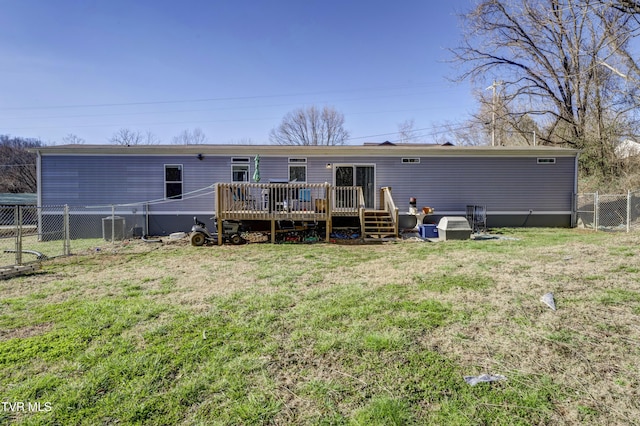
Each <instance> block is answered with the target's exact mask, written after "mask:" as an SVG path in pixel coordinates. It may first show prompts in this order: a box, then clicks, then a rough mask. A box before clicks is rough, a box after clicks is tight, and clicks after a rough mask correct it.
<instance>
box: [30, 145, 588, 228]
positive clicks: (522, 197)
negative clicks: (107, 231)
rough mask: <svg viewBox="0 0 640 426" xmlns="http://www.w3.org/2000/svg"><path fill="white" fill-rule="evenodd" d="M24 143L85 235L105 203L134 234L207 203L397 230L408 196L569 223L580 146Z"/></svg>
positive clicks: (514, 219)
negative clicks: (374, 224)
mask: <svg viewBox="0 0 640 426" xmlns="http://www.w3.org/2000/svg"><path fill="white" fill-rule="evenodd" d="M34 152H36V153H37V166H38V167H37V173H38V205H40V206H69V208H70V209H71V211H72V212H76V213H77V214H76V216H79V217H81V218H82V220H81V221H80V219H75V220H77V221H79V222H82V227H83V229H84V231H83V233H84V234H86V236H99V235H102V233H103V232H104V220H105V218H106V217H109V216H110V215H114V214H115V215H117V216H118V217H122V218H123V221H124V222H125V223H126V233H128V234H133V235H135V234H141V233H144V234H149V235H167V234H169V233H172V232H177V231H188V230H189V229H190V228H191V225H192V223H193V217H194V216H199V217H201V218H203V219H208V218H209V217H211V216H213V215H215V216H216V217H217V218H218V219H219V220H220V221H222V220H227V219H237V220H243V221H249V222H255V223H256V224H258V225H256V226H264V227H265V228H266V229H267V230H274V229H275V227H276V226H277V223H278V222H279V221H281V220H292V221H319V222H322V223H325V224H326V225H327V226H326V232H327V235H328V234H329V232H330V230H331V228H332V227H334V226H335V227H338V226H341V225H343V224H351V225H353V224H354V223H356V224H360V226H361V227H362V230H363V232H365V231H366V232H365V233H368V234H375V233H376V232H375V231H374V230H373V229H372V228H371V229H368V230H365V228H364V223H365V222H379V223H378V224H377V226H378V228H380V229H379V232H378V234H379V235H378V236H382V234H385V233H386V234H395V235H397V232H398V222H399V219H398V218H399V217H400V216H402V215H403V214H408V213H409V211H410V204H409V201H410V200H414V201H415V202H416V205H417V210H418V211H419V212H420V211H422V207H429V208H430V209H432V210H433V211H431V210H430V209H426V211H428V212H429V213H430V214H428V215H426V216H424V215H423V216H421V217H420V220H422V221H425V223H426V221H432V222H433V223H435V221H437V220H438V219H439V218H441V217H443V216H464V215H465V213H466V211H467V209H468V206H482V208H483V211H484V212H486V221H487V225H488V226H490V227H503V226H559V227H569V226H571V218H572V211H573V208H572V206H573V194H575V193H576V192H577V178H578V154H579V152H578V151H576V150H573V149H564V148H554V147H543V146H539V147H486V146H483V147H468V146H464V147H463V146H444V145H426V144H423V145H420V144H411V145H408V144H407V145H394V144H390V143H383V144H376V145H373V144H365V145H360V146H353V145H349V146H277V145H136V146H116V145H60V146H49V147H41V148H36V149H34ZM412 213H413V212H412ZM378 216H379V217H378ZM260 224H261V225H260ZM78 226H79V225H78ZM386 226H390V227H391V228H386ZM89 234H95V235H89ZM272 235H273V233H272Z"/></svg>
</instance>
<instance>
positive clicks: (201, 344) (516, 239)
mask: <svg viewBox="0 0 640 426" xmlns="http://www.w3.org/2000/svg"><path fill="white" fill-rule="evenodd" d="M497 233H499V234H500V236H501V237H502V238H500V239H492V240H481V241H449V242H441V243H417V242H402V243H392V244H384V245H334V244H312V245H271V244H249V245H244V246H223V247H217V246H214V247H199V248H196V247H190V246H188V245H186V244H185V243H182V242H177V243H171V244H157V243H143V242H141V241H132V242H129V243H119V244H116V245H111V244H108V243H105V242H100V241H95V242H92V244H88V245H86V248H82V249H75V250H74V251H75V252H76V253H77V254H75V255H74V256H71V257H66V258H57V259H53V260H49V261H47V262H45V263H44V264H43V268H42V270H41V271H40V272H39V273H37V274H34V275H31V276H24V277H18V278H14V279H10V280H5V281H0V397H1V398H2V402H3V406H2V408H0V423H3V422H4V423H12V424H25V425H37V424H59V425H75V424H78V425H96V424H140V425H169V424H184V425H192V424H220V425H227V424H228V425H237V424H243V425H251V424H323V425H324V424H326V425H329V424H332V425H333V424H349V425H393V424H396V425H404V424H456V425H457V424H461V425H465V424H474V425H475V424H504V425H514V424H522V425H529V424H585V423H586V424H629V423H633V422H637V421H639V420H638V419H640V373H639V369H638V366H639V365H640V321H639V319H640V236H639V235H638V234H637V233H636V234H622V233H620V234H614V233H604V232H599V233H595V232H592V231H580V230H568V229H560V230H558V229H522V230H497ZM97 244H101V245H102V246H101V247H99V250H98V249H97V248H98V246H97ZM77 247H81V246H77ZM72 248H73V247H72ZM547 292H553V293H554V296H555V302H556V306H557V311H553V310H551V309H550V308H549V307H548V306H547V305H545V304H544V303H542V302H541V301H540V298H541V296H542V295H543V294H545V293H547ZM484 373H488V374H500V375H503V376H505V377H506V380H502V381H497V382H492V383H479V384H477V385H475V386H470V385H468V384H467V383H466V382H465V380H464V376H478V375H480V374H484Z"/></svg>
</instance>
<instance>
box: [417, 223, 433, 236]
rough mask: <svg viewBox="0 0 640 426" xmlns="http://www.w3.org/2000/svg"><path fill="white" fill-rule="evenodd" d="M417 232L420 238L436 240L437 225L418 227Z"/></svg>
mask: <svg viewBox="0 0 640 426" xmlns="http://www.w3.org/2000/svg"><path fill="white" fill-rule="evenodd" d="M418 232H420V236H421V237H422V238H438V228H437V225H431V224H428V225H418Z"/></svg>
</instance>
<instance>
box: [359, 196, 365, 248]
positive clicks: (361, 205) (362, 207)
mask: <svg viewBox="0 0 640 426" xmlns="http://www.w3.org/2000/svg"><path fill="white" fill-rule="evenodd" d="M364 210H365V201H364V191H363V190H362V187H361V186H359V187H358V216H360V237H361V238H364Z"/></svg>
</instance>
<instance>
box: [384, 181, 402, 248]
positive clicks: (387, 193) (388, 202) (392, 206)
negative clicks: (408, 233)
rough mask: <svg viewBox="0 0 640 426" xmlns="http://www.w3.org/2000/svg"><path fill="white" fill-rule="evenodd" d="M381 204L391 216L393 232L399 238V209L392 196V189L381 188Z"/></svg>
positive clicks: (387, 187) (388, 187)
mask: <svg viewBox="0 0 640 426" xmlns="http://www.w3.org/2000/svg"><path fill="white" fill-rule="evenodd" d="M380 203H381V204H382V205H381V207H382V209H383V210H386V211H387V212H388V213H389V215H390V216H391V220H392V222H393V232H394V234H395V236H396V237H397V236H398V216H399V209H398V207H396V203H395V202H394V201H393V197H392V196H391V187H390V186H385V187H382V188H380Z"/></svg>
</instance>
